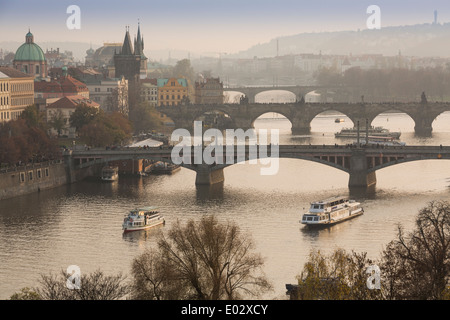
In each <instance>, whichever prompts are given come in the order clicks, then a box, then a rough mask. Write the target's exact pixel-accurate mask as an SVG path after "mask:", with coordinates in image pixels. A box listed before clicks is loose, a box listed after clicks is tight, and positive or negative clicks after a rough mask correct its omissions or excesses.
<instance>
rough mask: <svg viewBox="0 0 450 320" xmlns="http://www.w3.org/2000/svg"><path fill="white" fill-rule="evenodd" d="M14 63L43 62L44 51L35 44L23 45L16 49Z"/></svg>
mask: <svg viewBox="0 0 450 320" xmlns="http://www.w3.org/2000/svg"><path fill="white" fill-rule="evenodd" d="M14 60H15V61H45V55H44V51H42V49H41V47H39V46H38V45H37V44H35V43H24V44H23V45H21V46H20V47H19V49H17V51H16V55H15V56H14Z"/></svg>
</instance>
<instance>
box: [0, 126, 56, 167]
mask: <svg viewBox="0 0 450 320" xmlns="http://www.w3.org/2000/svg"><path fill="white" fill-rule="evenodd" d="M59 156H60V152H59V149H58V147H57V144H56V141H55V140H54V139H51V138H50V137H49V136H48V135H47V133H46V132H45V131H44V130H43V129H41V128H40V127H38V126H33V125H28V124H27V120H26V119H17V120H12V121H9V122H7V123H4V124H2V125H0V163H2V164H3V165H5V164H6V165H15V164H19V163H27V162H40V161H46V160H52V159H56V158H58V157H59Z"/></svg>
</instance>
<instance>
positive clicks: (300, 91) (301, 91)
mask: <svg viewBox="0 0 450 320" xmlns="http://www.w3.org/2000/svg"><path fill="white" fill-rule="evenodd" d="M321 88H322V87H321V86H272V87H270V86H267V87H258V86H254V87H228V88H224V89H223V91H236V92H241V93H242V94H244V95H245V96H246V97H247V98H248V102H249V103H255V97H256V95H257V94H259V93H261V92H266V91H272V90H283V91H289V92H292V93H293V94H294V95H295V97H296V100H298V101H300V100H301V98H302V97H303V98H304V97H305V95H306V94H307V93H309V92H312V91H315V90H317V89H321Z"/></svg>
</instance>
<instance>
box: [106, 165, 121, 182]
mask: <svg viewBox="0 0 450 320" xmlns="http://www.w3.org/2000/svg"><path fill="white" fill-rule="evenodd" d="M117 179H119V168H118V167H112V166H106V167H103V168H102V180H103V181H116V180H117Z"/></svg>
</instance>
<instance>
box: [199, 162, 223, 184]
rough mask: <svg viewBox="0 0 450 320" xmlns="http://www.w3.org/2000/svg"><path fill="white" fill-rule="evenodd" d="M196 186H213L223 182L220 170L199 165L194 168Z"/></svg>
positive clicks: (221, 170)
mask: <svg viewBox="0 0 450 320" xmlns="http://www.w3.org/2000/svg"><path fill="white" fill-rule="evenodd" d="M195 172H196V173H197V175H196V177H195V184H196V185H213V184H216V183H220V182H223V181H224V180H225V178H224V175H223V168H222V169H212V168H211V167H210V166H209V165H206V164H200V165H198V166H197V167H196V168H195Z"/></svg>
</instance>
